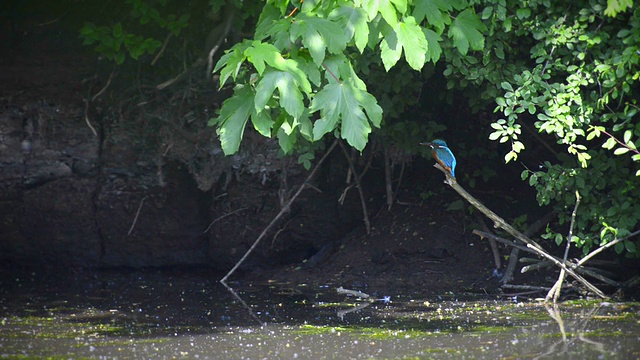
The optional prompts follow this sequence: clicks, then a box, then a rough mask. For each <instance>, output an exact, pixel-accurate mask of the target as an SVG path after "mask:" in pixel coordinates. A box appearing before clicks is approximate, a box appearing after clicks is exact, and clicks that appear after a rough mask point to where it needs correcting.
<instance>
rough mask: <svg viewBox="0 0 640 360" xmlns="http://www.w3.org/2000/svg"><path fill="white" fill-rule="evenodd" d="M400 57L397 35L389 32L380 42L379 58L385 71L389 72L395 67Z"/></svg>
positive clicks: (400, 48)
mask: <svg viewBox="0 0 640 360" xmlns="http://www.w3.org/2000/svg"><path fill="white" fill-rule="evenodd" d="M401 56H402V46H401V45H400V44H399V42H398V37H397V34H396V32H395V31H394V30H392V31H390V32H389V33H388V34H387V35H386V36H385V37H384V40H382V42H380V58H381V59H382V64H383V65H384V68H385V70H387V71H389V69H391V68H392V67H394V66H395V65H396V63H397V62H398V60H400V57H401Z"/></svg>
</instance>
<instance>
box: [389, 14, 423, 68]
mask: <svg viewBox="0 0 640 360" xmlns="http://www.w3.org/2000/svg"><path fill="white" fill-rule="evenodd" d="M428 46H429V43H428V42H427V39H426V38H425V34H424V32H423V31H422V29H421V28H420V26H418V25H417V24H416V22H415V19H414V18H413V17H412V16H409V17H407V18H406V19H404V21H402V22H399V23H398V24H397V25H396V26H395V28H394V29H393V31H390V32H388V33H387V34H386V36H385V38H384V40H383V41H382V42H381V43H380V52H381V53H380V57H381V58H382V63H383V64H384V67H385V69H386V70H387V71H389V69H391V68H392V67H393V66H395V64H396V63H397V62H398V60H400V56H401V54H402V51H403V50H404V56H405V59H406V60H407V63H408V64H409V66H411V67H412V68H413V69H414V70H420V69H422V67H423V66H424V63H425V59H426V53H427V48H428Z"/></svg>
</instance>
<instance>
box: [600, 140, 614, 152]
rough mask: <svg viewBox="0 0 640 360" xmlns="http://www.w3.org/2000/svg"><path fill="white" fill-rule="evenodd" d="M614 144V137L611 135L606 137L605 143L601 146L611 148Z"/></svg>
mask: <svg viewBox="0 0 640 360" xmlns="http://www.w3.org/2000/svg"><path fill="white" fill-rule="evenodd" d="M614 146H616V139H614V138H612V137H610V138H608V139H607V141H605V143H604V144H602V147H603V148H605V149H607V150H611V149H613V147H614Z"/></svg>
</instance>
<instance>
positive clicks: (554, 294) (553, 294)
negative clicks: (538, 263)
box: [545, 190, 580, 304]
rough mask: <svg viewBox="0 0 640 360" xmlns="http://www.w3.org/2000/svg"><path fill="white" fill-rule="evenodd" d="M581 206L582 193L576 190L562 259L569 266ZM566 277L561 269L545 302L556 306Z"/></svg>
mask: <svg viewBox="0 0 640 360" xmlns="http://www.w3.org/2000/svg"><path fill="white" fill-rule="evenodd" d="M579 205H580V193H579V192H578V191H577V190H576V204H575V205H574V206H573V212H572V213H571V224H570V225H569V235H567V245H566V246H565V248H564V256H563V257H562V264H563V265H565V266H566V265H567V258H568V257H569V249H571V239H572V238H573V229H574V226H575V224H576V214H577V212H578V206H579ZM565 276H566V273H565V270H564V269H560V274H559V275H558V280H557V281H556V283H555V284H554V285H553V287H552V288H551V290H549V292H548V293H547V296H546V297H545V301H549V300H550V299H553V303H554V304H555V303H556V302H557V301H558V298H559V297H560V290H561V289H562V283H563V282H564V278H565Z"/></svg>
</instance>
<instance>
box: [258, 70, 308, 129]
mask: <svg viewBox="0 0 640 360" xmlns="http://www.w3.org/2000/svg"><path fill="white" fill-rule="evenodd" d="M276 88H277V89H278V93H279V95H280V96H279V99H278V101H279V103H280V106H282V107H283V108H284V109H285V110H286V111H287V113H289V115H291V116H293V117H294V118H297V117H299V116H300V115H302V111H304V103H303V102H302V93H301V92H300V89H299V88H298V84H297V82H296V79H295V78H294V77H293V75H291V74H290V73H288V72H285V71H276V70H267V71H266V72H265V74H264V77H263V78H262V79H261V80H260V82H259V83H258V85H257V86H256V95H255V105H254V106H255V110H256V112H258V113H259V112H261V111H262V110H263V109H264V107H265V106H266V105H267V102H268V101H269V99H271V97H272V95H273V91H274V90H275V89H276Z"/></svg>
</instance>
